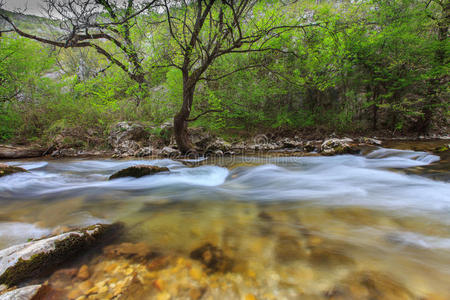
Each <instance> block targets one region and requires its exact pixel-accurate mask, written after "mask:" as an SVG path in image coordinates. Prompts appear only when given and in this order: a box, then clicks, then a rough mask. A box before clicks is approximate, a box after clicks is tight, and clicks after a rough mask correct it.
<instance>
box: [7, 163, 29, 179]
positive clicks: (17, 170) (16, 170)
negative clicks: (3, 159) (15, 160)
mask: <svg viewBox="0 0 450 300" xmlns="http://www.w3.org/2000/svg"><path fill="white" fill-rule="evenodd" d="M20 172H28V171H27V170H25V169H23V168H20V167H14V166H8V165H5V164H0V177H3V176H6V175H11V174H14V173H20Z"/></svg>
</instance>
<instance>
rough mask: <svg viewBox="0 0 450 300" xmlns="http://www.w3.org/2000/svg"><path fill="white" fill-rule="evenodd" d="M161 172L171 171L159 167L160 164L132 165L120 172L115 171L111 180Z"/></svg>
mask: <svg viewBox="0 0 450 300" xmlns="http://www.w3.org/2000/svg"><path fill="white" fill-rule="evenodd" d="M160 172H169V169H168V168H166V167H158V166H150V165H137V166H132V167H129V168H126V169H123V170H120V171H119V172H116V173H114V174H113V175H111V176H110V177H109V180H111V179H116V178H122V177H135V178H139V177H143V176H147V175H154V174H157V173H160Z"/></svg>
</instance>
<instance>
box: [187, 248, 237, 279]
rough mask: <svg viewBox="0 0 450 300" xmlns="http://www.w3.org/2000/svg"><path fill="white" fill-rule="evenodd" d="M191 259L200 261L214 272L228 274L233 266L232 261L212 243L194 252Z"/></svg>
mask: <svg viewBox="0 0 450 300" xmlns="http://www.w3.org/2000/svg"><path fill="white" fill-rule="evenodd" d="M190 257H191V258H192V259H195V260H198V261H200V262H201V263H202V264H204V265H205V266H206V267H207V268H208V269H209V271H212V272H227V271H229V270H230V269H231V267H232V266H233V262H232V260H231V259H230V258H229V257H227V256H226V255H225V254H224V253H223V251H222V250H221V249H219V248H217V247H216V246H213V245H212V244H210V243H207V244H205V245H203V246H201V247H199V248H197V249H195V250H194V251H192V252H191V255H190Z"/></svg>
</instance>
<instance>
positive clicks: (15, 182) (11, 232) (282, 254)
mask: <svg viewBox="0 0 450 300" xmlns="http://www.w3.org/2000/svg"><path fill="white" fill-rule="evenodd" d="M8 163H9V164H11V165H17V166H21V167H23V168H25V169H27V170H29V171H30V172H28V173H18V174H14V175H11V176H6V177H3V178H0V206H1V209H0V249H2V248H5V247H8V246H11V245H14V244H18V243H22V242H26V241H27V240H28V239H30V238H39V237H42V236H46V235H48V234H50V233H52V232H54V231H55V229H57V228H61V227H65V226H68V227H80V226H84V225H89V224H95V223H112V222H116V221H121V222H123V223H124V224H125V225H126V229H127V231H126V234H125V236H124V237H123V238H122V241H120V242H127V243H132V244H131V245H138V246H136V247H139V245H143V244H145V245H147V246H149V247H151V249H154V250H155V251H157V252H158V253H162V254H163V256H166V257H172V258H173V260H172V261H171V260H170V259H169V261H170V263H168V265H167V266H164V267H163V268H158V269H157V270H152V269H151V268H150V271H149V270H148V269H146V270H143V268H144V267H143V266H148V264H149V263H151V262H148V261H147V262H145V263H144V262H142V261H140V262H136V261H126V260H124V259H116V260H110V261H109V262H108V259H107V258H105V257H103V256H101V258H99V257H97V258H95V257H94V258H92V257H90V258H89V260H86V261H85V262H84V263H87V264H88V266H89V268H90V272H91V273H95V272H97V273H96V274H97V275H95V277H92V278H91V279H90V280H92V281H94V282H93V283H92V284H93V285H95V284H96V282H100V281H102V280H103V281H104V283H102V284H103V285H102V287H103V286H108V287H109V288H110V289H112V292H111V294H105V293H106V290H104V291H103V292H105V293H104V294H102V293H100V292H102V291H100V292H99V291H98V290H95V289H94V290H93V291H92V290H91V292H90V294H89V293H88V292H86V291H85V292H84V293H83V292H79V293H78V294H76V293H75V294H76V295H75V296H77V297H78V296H79V297H85V298H80V299H88V298H87V296H88V295H90V296H89V297H90V298H89V299H91V298H92V299H106V298H114V296H115V295H117V294H118V293H115V294H114V288H116V289H117V287H116V285H117V282H121V281H120V280H125V279H124V278H126V277H127V276H131V275H130V274H131V273H132V271H127V270H129V269H130V268H134V269H133V273H132V274H134V275H136V274H138V273H139V272H141V271H142V272H144V271H145V272H147V273H145V274H144V275H142V274H141V273H139V280H140V282H141V283H142V284H143V287H141V288H136V290H134V289H130V290H128V295H129V299H142V298H146V297H153V296H154V297H157V298H158V299H181V298H183V297H184V298H186V299H200V298H201V299H247V300H249V299H250V300H251V299H450V183H449V178H450V177H449V162H448V160H447V159H446V158H442V160H441V159H440V157H439V156H437V155H433V154H430V153H427V152H420V151H410V150H394V149H387V148H378V149H374V150H373V151H370V152H369V153H367V154H365V155H341V156H333V157H321V156H313V157H270V156H265V157H264V156H261V157H255V156H252V157H244V156H240V157H232V158H222V159H220V160H214V161H213V160H204V161H201V160H199V161H175V160H169V159H158V160H127V161H124V160H110V159H106V160H92V159H75V160H51V161H32V160H31V161H30V160H24V161H11V162H8ZM135 164H150V165H157V166H165V167H168V168H169V169H170V173H161V174H157V175H153V176H146V177H141V178H138V179H136V178H120V179H115V180H111V181H108V180H107V179H108V177H109V176H110V175H111V174H112V173H114V172H116V171H118V170H120V169H123V168H126V167H129V166H132V165H135ZM207 243H210V244H212V245H214V246H215V247H217V248H218V249H221V251H223V254H224V256H226V257H227V258H228V259H230V261H232V262H233V263H232V267H230V268H229V269H227V270H226V271H223V270H222V272H211V270H209V271H208V270H207V269H205V267H204V266H203V265H201V264H200V263H198V262H197V261H195V260H192V259H191V258H189V254H190V252H191V251H192V250H194V249H197V248H199V247H201V246H202V245H205V244H207ZM111 261H113V262H111ZM81 263H82V262H80V263H79V264H81ZM105 264H114V266H116V265H118V266H120V268H122V267H123V269H124V270H125V271H124V272H123V274H122V275H121V276H122V277H121V278H119V279H115V281H114V280H112V279H111V282H110V283H108V281H107V280H109V279H108V278H110V277H114V276H116V275H114V274H116V273H117V272H119V271H118V269H116V270H115V269H114V268H113V267H110V268H109V269H108V270H109V271H103V272H99V271H98V270H97V269H96V268H106V269H107V266H105ZM120 268H119V269H120ZM106 269H105V270H106ZM96 270H97V271H96ZM99 270H100V269H99ZM101 270H103V269H101ZM113 270H115V271H113ZM136 270H137V271H136ZM100 273H101V274H100ZM127 273H130V274H127ZM149 274H150V275H149ZM141 275H142V276H141ZM108 276H109V277H108ZM146 278H147V279H148V280H149V282H151V283H152V284H148V285H147V284H146V280H147V279H146ZM117 280H119V281H117ZM158 280H163V282H164V287H161V284H160V283H158V282H159V281H158ZM103 281H102V282H103ZM105 282H106V283H105ZM114 282H116V283H114ZM155 282H156V284H155ZM77 284H78V283H76V282H75V283H74V282H73V281H71V282H67V283H65V289H66V292H67V293H68V294H69V295H70V292H71V291H72V290H75V289H81V290H82V288H79V287H77ZM193 288H195V289H194V290H192V289H193ZM186 291H188V292H186ZM193 291H194V292H193ZM83 294H84V296H83ZM105 295H106V296H105ZM108 295H109V296H108ZM75 296H73V295H71V296H68V297H69V298H71V299H72V298H73V299H75V298H76V297H75ZM110 296H111V297H110ZM96 297H97V298H96ZM433 297H435V298H433ZM439 297H440V298H439Z"/></svg>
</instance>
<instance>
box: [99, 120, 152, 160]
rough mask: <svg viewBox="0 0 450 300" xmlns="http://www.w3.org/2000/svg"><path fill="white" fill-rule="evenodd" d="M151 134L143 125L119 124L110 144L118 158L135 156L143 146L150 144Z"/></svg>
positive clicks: (114, 128) (113, 131)
mask: <svg viewBox="0 0 450 300" xmlns="http://www.w3.org/2000/svg"><path fill="white" fill-rule="evenodd" d="M149 138H150V133H149V132H148V131H146V130H145V127H144V126H143V125H141V124H137V123H131V122H119V123H117V124H116V125H115V126H114V127H113V128H112V129H111V132H110V134H109V137H108V143H109V144H110V145H111V147H112V148H113V149H114V151H115V154H116V156H119V157H126V156H133V155H135V153H136V152H137V151H138V150H139V149H140V148H141V147H143V146H147V145H148V143H149Z"/></svg>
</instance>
